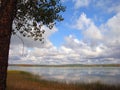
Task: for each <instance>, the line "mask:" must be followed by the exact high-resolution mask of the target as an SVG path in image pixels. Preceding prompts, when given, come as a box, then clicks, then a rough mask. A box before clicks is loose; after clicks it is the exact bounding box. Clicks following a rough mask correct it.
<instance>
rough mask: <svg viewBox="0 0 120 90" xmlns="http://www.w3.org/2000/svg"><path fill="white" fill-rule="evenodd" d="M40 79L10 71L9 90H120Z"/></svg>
mask: <svg viewBox="0 0 120 90" xmlns="http://www.w3.org/2000/svg"><path fill="white" fill-rule="evenodd" d="M39 78H40V77H39V76H37V75H32V74H30V73H27V72H23V71H8V77H7V90H120V86H110V85H104V84H100V83H92V84H66V83H59V82H53V81H46V80H41V79H39Z"/></svg>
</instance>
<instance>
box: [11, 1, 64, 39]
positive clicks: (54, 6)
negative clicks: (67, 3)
mask: <svg viewBox="0 0 120 90" xmlns="http://www.w3.org/2000/svg"><path fill="white" fill-rule="evenodd" d="M64 11H65V7H64V6H62V4H61V1H60V0H18V2H17V9H16V11H15V15H16V16H15V17H14V21H13V32H12V33H13V34H16V33H17V32H19V33H20V34H22V35H23V36H25V37H32V38H34V40H40V41H41V40H42V38H41V37H42V34H44V32H45V31H44V30H41V26H42V25H46V26H47V27H49V28H50V29H51V28H52V27H53V25H54V24H55V23H56V21H58V22H59V21H62V20H63V17H62V15H61V14H60V12H64ZM38 23H39V24H38Z"/></svg>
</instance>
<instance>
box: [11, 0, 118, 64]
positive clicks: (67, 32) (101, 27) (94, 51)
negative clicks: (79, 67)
mask: <svg viewBox="0 0 120 90" xmlns="http://www.w3.org/2000/svg"><path fill="white" fill-rule="evenodd" d="M61 2H62V3H63V5H65V6H66V11H65V12H64V13H62V15H63V17H64V21H62V22H57V23H56V25H55V26H54V28H53V30H49V29H48V28H47V27H45V26H43V29H45V30H46V33H45V35H44V37H45V42H46V43H45V44H44V45H41V43H40V42H38V41H37V42H35V41H33V40H31V39H29V38H23V40H24V41H25V45H24V50H23V52H22V51H21V50H22V48H23V45H22V43H21V41H20V40H19V39H18V38H15V36H13V37H12V39H11V49H10V56H9V59H10V60H9V63H28V64H31V63H32V64H104V63H120V26H119V25H120V0H61ZM16 45H17V47H16ZM18 47H19V49H18ZM16 51H17V52H16Z"/></svg>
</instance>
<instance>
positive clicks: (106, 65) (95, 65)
mask: <svg viewBox="0 0 120 90" xmlns="http://www.w3.org/2000/svg"><path fill="white" fill-rule="evenodd" d="M9 66H24V67H120V64H89V65H88V64H86V65H85V64H62V65H38V64H9Z"/></svg>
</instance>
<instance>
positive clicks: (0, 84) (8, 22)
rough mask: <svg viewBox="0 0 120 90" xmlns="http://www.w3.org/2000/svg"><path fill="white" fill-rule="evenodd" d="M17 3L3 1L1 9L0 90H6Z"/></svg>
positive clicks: (8, 0) (10, 0) (9, 0)
mask: <svg viewBox="0 0 120 90" xmlns="http://www.w3.org/2000/svg"><path fill="white" fill-rule="evenodd" d="M4 1H5V2H4ZM16 3H17V0H7V1H6V0H2V3H1V7H0V90H6V78H7V67H8V55H9V45H10V38H11V32H12V22H13V19H14V13H15V12H14V11H15V9H16Z"/></svg>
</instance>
